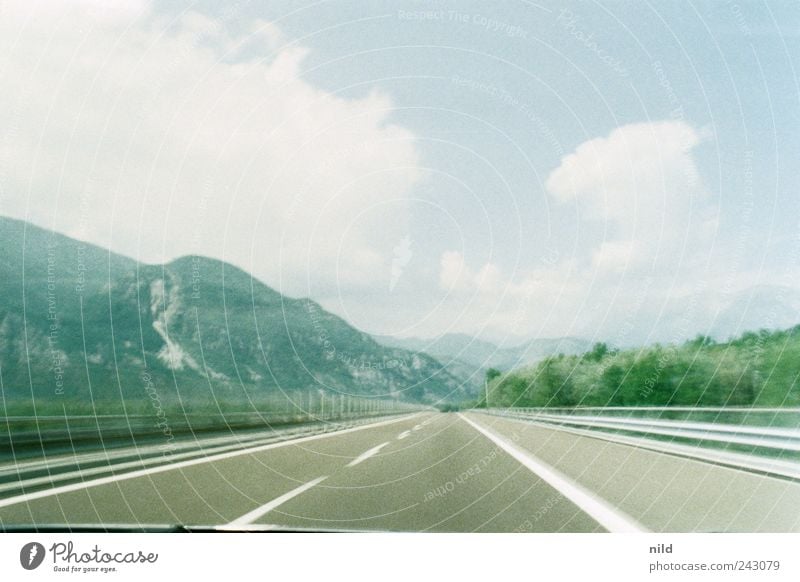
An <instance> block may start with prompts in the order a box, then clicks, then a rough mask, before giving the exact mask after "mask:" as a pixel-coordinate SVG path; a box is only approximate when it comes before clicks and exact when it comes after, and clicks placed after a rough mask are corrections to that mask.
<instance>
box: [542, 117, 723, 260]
mask: <svg viewBox="0 0 800 582" xmlns="http://www.w3.org/2000/svg"><path fill="white" fill-rule="evenodd" d="M704 138H705V135H704V133H703V132H700V131H698V130H696V129H694V128H693V127H691V126H690V125H688V124H687V123H685V122H682V121H658V122H652V123H636V124H631V125H625V126H622V127H619V128H617V129H615V130H613V131H612V132H611V133H610V134H609V135H608V137H602V138H595V139H591V140H588V141H586V142H584V143H582V144H580V145H579V146H578V147H577V148H576V149H575V151H574V152H573V153H571V154H569V155H567V156H565V157H564V158H563V159H562V160H561V164H560V165H559V166H558V167H557V168H556V169H555V170H553V172H552V173H551V174H550V176H549V177H548V179H547V182H546V187H547V190H548V192H549V193H550V195H551V196H553V198H555V199H556V200H558V201H560V202H562V203H569V204H575V205H577V206H578V208H579V210H580V212H581V215H582V216H583V217H584V218H585V219H586V220H588V221H598V222H603V223H604V226H605V228H606V231H605V232H606V238H605V239H604V240H602V241H600V242H599V243H598V246H596V247H595V248H593V249H591V250H590V253H591V256H592V259H593V264H594V266H595V267H597V268H603V267H607V268H609V269H611V270H617V269H619V268H620V267H621V266H622V265H628V266H630V267H634V266H636V265H637V263H639V262H642V263H643V264H646V265H649V266H650V267H651V268H666V267H667V265H672V264H674V262H675V261H678V262H680V261H681V258H682V257H685V255H686V251H687V249H689V248H691V249H692V250H693V251H697V250H698V249H700V248H703V246H704V245H703V243H706V242H708V240H709V236H710V235H713V233H714V227H715V225H716V222H715V221H716V214H717V210H716V208H715V207H714V206H713V203H712V201H711V199H710V196H709V194H708V192H707V191H706V189H705V187H704V185H703V183H702V181H701V180H700V178H699V174H698V171H697V166H696V164H695V161H694V159H693V157H692V150H693V149H694V148H695V147H696V146H698V145H699V144H700V143H702V141H703V140H704Z"/></svg>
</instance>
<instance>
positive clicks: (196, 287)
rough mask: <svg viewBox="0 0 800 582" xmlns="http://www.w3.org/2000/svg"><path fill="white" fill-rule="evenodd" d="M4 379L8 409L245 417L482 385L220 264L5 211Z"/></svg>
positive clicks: (0, 328) (1, 240)
mask: <svg viewBox="0 0 800 582" xmlns="http://www.w3.org/2000/svg"><path fill="white" fill-rule="evenodd" d="M0 244H1V245H2V252H1V253H0V381H1V382H2V394H3V398H4V402H5V405H6V407H7V408H8V410H15V411H20V410H28V409H32V404H33V403H34V402H35V404H36V409H37V410H38V411H41V410H43V409H44V408H47V409H54V410H61V408H62V407H67V408H68V409H70V410H83V409H86V408H87V407H88V406H90V405H91V403H93V402H94V403H95V404H99V405H102V406H101V407H100V408H102V409H103V410H109V411H112V410H113V411H117V410H127V409H128V408H127V407H128V406H134V405H136V404H137V403H141V402H143V401H147V400H148V398H149V399H151V400H152V399H153V398H155V397H156V396H157V398H158V400H159V401H160V402H161V403H168V404H173V405H180V406H181V407H182V408H183V409H185V410H195V409H197V410H203V409H207V408H208V407H209V406H211V405H214V406H216V405H217V403H223V404H224V405H225V406H227V407H229V408H242V409H246V408H247V407H248V406H249V403H251V402H254V401H258V400H259V398H261V397H266V396H271V397H273V398H274V397H275V395H276V394H281V392H292V391H308V390H312V391H323V392H325V393H328V394H336V393H343V394H352V395H366V396H374V397H383V398H394V399H402V400H406V401H416V402H437V401H440V400H458V401H460V400H462V399H463V398H465V397H468V396H469V395H470V389H469V388H468V387H465V385H464V384H463V383H462V382H461V381H460V380H459V378H457V377H456V376H454V375H453V374H452V373H451V372H449V371H448V370H446V369H443V367H442V365H441V364H439V362H438V361H437V360H435V359H434V358H433V357H430V356H428V355H426V354H422V353H412V352H409V351H406V350H403V349H399V348H395V347H385V346H382V345H380V344H378V343H377V342H376V341H375V340H374V339H372V337H370V336H368V335H367V334H364V333H362V332H360V331H358V330H356V329H354V328H353V327H351V326H350V325H348V324H347V323H346V322H345V321H343V320H342V319H340V318H338V317H336V316H334V315H332V314H330V313H328V312H326V311H325V310H324V309H322V308H321V307H320V306H319V305H318V304H317V303H314V302H313V301H311V300H308V299H292V298H288V297H285V296H283V295H281V294H280V293H278V292H277V291H275V290H273V289H270V288H269V287H267V286H266V285H264V284H263V283H261V282H260V281H258V280H256V279H254V278H253V277H252V276H250V275H249V274H248V273H246V272H244V271H242V270H240V269H238V268H236V267H234V266H232V265H230V264H226V263H224V262H221V261H217V260H213V259H208V258H204V257H184V258H181V259H178V260H176V261H173V262H171V263H168V264H166V265H145V264H142V263H138V262H136V261H134V260H132V259H130V258H126V257H123V256H120V255H116V254H114V253H111V252H110V251H108V250H105V249H102V248H99V247H96V246H93V245H90V244H87V243H83V242H81V241H78V240H74V239H71V238H69V237H66V236H63V235H59V234H56V233H53V232H50V231H47V230H43V229H41V228H38V227H35V226H33V225H31V224H28V223H25V222H21V221H18V220H13V219H9V218H2V217H0Z"/></svg>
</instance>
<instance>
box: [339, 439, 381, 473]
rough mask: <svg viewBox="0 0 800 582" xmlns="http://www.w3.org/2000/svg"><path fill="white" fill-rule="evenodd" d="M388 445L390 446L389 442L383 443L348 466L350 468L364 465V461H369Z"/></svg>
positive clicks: (362, 454)
mask: <svg viewBox="0 0 800 582" xmlns="http://www.w3.org/2000/svg"><path fill="white" fill-rule="evenodd" d="M388 444H389V442H388V441H387V442H385V443H382V444H380V445H378V446H377V447H372V448H371V449H370V450H368V451H364V452H363V453H361V454H360V455H359V456H357V457H356V458H355V459H353V460H352V461H350V462H349V463H347V466H348V467H355V466H356V465H358V464H359V463H363V462H364V461H366V460H367V459H369V458H370V457H371V456H373V455H376V454H377V453H378V452H379V451H380V450H381V449H382V448H383V447H385V446H386V445H388Z"/></svg>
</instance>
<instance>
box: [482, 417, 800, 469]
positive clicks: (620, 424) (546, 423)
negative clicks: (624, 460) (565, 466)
mask: <svg viewBox="0 0 800 582" xmlns="http://www.w3.org/2000/svg"><path fill="white" fill-rule="evenodd" d="M553 410H554V409H552V408H544V409H543V408H537V409H517V408H494V409H489V410H486V409H480V410H477V412H482V413H484V414H490V415H493V416H501V417H506V418H512V419H515V420H522V421H525V422H530V423H531V424H532V425H536V426H539V427H547V428H554V429H557V430H559V431H565V432H567V433H571V434H575V435H578V436H587V437H591V438H597V439H601V440H605V441H609V442H613V443H617V444H622V445H629V446H634V447H637V448H643V449H648V450H652V451H655V452H659V453H667V454H672V455H678V456H682V457H688V458H692V459H698V460H702V461H707V462H711V463H715V464H721V465H726V466H730V467H734V468H738V469H745V470H749V471H755V472H759V473H762V474H767V475H772V476H775V477H782V478H789V479H792V480H795V481H800V453H799V452H798V451H800V430H797V429H794V428H783V427H779V428H776V427H768V426H754V425H746V424H726V423H713V422H691V421H683V420H663V419H659V418H646V417H637V418H631V417H619V416H613V415H609V416H608V417H604V416H600V415H598V414H597V412H598V411H600V410H605V409H600V408H593V409H591V411H592V412H594V414H591V415H588V414H586V412H587V411H588V409H582V410H578V409H569V411H570V412H571V414H551V411H553ZM616 410H620V408H617V409H616ZM625 410H626V411H629V412H634V411H636V412H638V409H637V408H635V407H628V408H625ZM650 410H651V411H652V410H672V409H669V408H663V409H662V408H660V407H650ZM690 410H691V411H692V412H700V413H701V414H702V413H704V412H708V410H707V409H698V408H691V409H690ZM779 410H780V413H784V412H785V413H786V414H789V415H795V416H797V415H798V414H800V410H798V409H779ZM724 411H725V412H726V413H727V412H731V410H730V409H724ZM753 411H756V412H759V413H760V412H764V410H763V409H753V408H749V409H746V410H742V411H741V412H748V413H749V412H753ZM791 420H792V421H793V420H795V417H794V416H793V417H792V419H791ZM797 420H800V417H797ZM795 426H796V425H795Z"/></svg>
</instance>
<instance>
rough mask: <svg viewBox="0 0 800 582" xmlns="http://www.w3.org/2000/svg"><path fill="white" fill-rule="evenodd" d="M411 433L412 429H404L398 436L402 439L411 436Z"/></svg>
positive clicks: (398, 438)
mask: <svg viewBox="0 0 800 582" xmlns="http://www.w3.org/2000/svg"><path fill="white" fill-rule="evenodd" d="M410 434H411V431H410V430H404V431H403V432H401V433H400V435H399V436H398V437H397V440H399V441H401V440H403V439H404V438H406V437H407V436H409V435H410Z"/></svg>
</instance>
